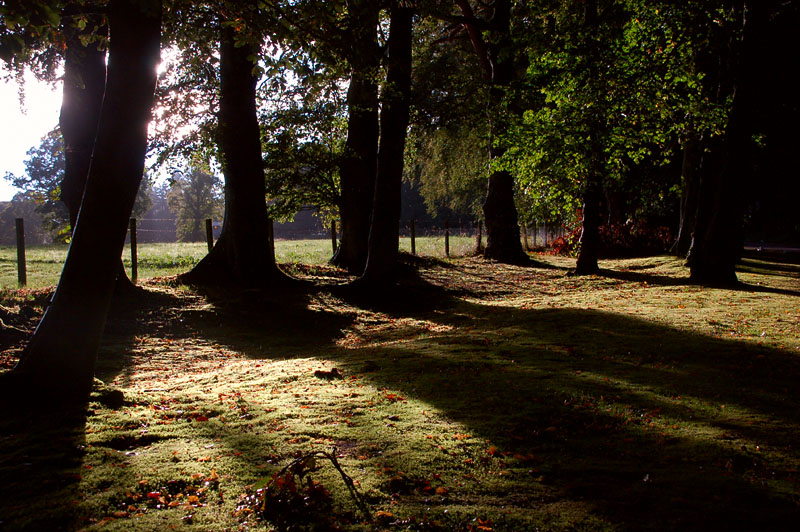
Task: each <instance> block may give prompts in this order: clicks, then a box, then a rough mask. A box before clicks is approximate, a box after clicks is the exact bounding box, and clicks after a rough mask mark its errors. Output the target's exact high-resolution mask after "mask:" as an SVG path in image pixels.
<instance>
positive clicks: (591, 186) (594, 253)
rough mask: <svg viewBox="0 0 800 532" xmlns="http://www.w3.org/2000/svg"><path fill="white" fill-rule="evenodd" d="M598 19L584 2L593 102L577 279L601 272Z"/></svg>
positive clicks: (593, 4)
mask: <svg viewBox="0 0 800 532" xmlns="http://www.w3.org/2000/svg"><path fill="white" fill-rule="evenodd" d="M598 26H599V19H598V13H597V1H596V0H586V1H585V2H584V28H585V31H586V34H587V39H588V44H587V49H586V56H587V57H586V61H587V63H588V65H587V78H588V79H587V90H588V91H590V96H591V100H592V105H591V108H590V109H588V111H587V115H588V117H589V119H588V123H587V124H586V125H587V128H588V130H589V164H588V166H587V170H586V180H585V183H584V186H583V219H582V221H581V236H580V240H579V243H580V249H579V250H578V259H577V261H576V263H575V274H576V275H589V274H594V273H597V272H599V271H600V267H599V266H598V265H597V258H598V255H599V251H600V206H601V202H602V198H603V174H602V172H603V161H604V155H603V144H602V129H603V127H604V124H603V122H604V120H603V118H602V117H601V116H600V113H601V110H599V109H598V108H597V106H598V105H599V102H600V100H601V99H602V97H603V96H602V95H603V88H602V86H601V83H602V80H601V79H600V76H599V75H598V74H599V68H598V67H599V63H600V46H601V44H600V43H599V42H598V41H597V30H598Z"/></svg>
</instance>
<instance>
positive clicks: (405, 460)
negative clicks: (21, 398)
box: [0, 256, 800, 530]
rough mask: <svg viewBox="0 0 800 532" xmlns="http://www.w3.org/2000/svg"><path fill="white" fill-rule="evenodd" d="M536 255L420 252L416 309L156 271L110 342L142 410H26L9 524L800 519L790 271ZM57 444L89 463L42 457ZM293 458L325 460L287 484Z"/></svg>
mask: <svg viewBox="0 0 800 532" xmlns="http://www.w3.org/2000/svg"><path fill="white" fill-rule="evenodd" d="M537 261H539V262H538V263H537V264H536V265H534V266H533V267H528V268H524V267H513V266H502V265H497V264H492V263H489V262H486V261H483V260H480V259H472V258H466V259H458V260H453V261H448V262H437V261H417V262H416V263H415V268H416V271H417V272H418V278H417V279H416V280H414V281H413V283H412V285H411V286H412V288H411V289H410V290H409V291H408V293H407V294H406V295H404V300H403V301H402V302H400V303H399V304H398V305H393V304H392V302H388V303H387V302H383V303H382V304H369V305H362V304H360V303H358V302H357V301H351V300H350V299H349V298H348V297H347V295H346V294H345V293H342V292H340V291H337V290H335V289H332V290H329V289H327V288H326V287H325V286H324V283H325V282H328V281H327V278H329V277H331V275H332V274H331V272H329V271H327V270H326V271H325V272H324V274H325V275H324V277H325V278H326V279H323V280H317V281H318V282H320V283H323V285H322V286H319V287H317V288H315V289H310V290H308V291H306V292H304V293H302V294H298V295H297V296H296V297H295V300H294V301H290V302H288V303H287V301H286V296H280V295H272V296H271V295H270V294H262V295H263V298H262V297H260V298H259V300H258V305H254V304H253V303H252V302H248V300H247V297H249V296H246V295H244V296H242V295H232V296H225V295H219V294H203V293H199V292H194V291H192V290H189V289H187V288H185V287H175V286H171V285H170V284H169V283H166V284H165V283H164V282H149V283H148V284H146V289H147V292H146V294H145V295H144V296H143V297H142V298H141V299H140V300H138V301H137V302H136V304H134V305H129V306H128V307H127V308H123V309H116V310H115V312H114V314H113V315H112V317H111V318H110V321H109V328H108V331H107V333H106V336H105V339H104V343H103V346H102V348H101V351H100V354H99V361H98V374H99V377H100V378H101V379H102V381H104V382H105V386H106V387H108V388H111V389H115V390H121V391H122V392H123V394H124V402H122V403H121V404H117V405H111V406H110V405H108V404H105V403H104V402H103V401H100V400H99V398H100V395H99V394H97V395H95V398H96V400H95V401H93V402H92V403H91V404H90V406H89V410H88V412H87V413H86V415H85V421H83V422H80V421H79V422H78V423H77V425H75V426H76V427H77V429H75V427H71V429H70V430H65V429H64V428H63V427H59V426H58V423H55V422H53V423H51V424H50V425H49V426H47V427H46V426H45V425H44V424H37V423H33V422H30V423H28V425H27V426H25V427H24V428H23V429H19V428H14V429H13V430H9V431H5V432H4V434H8V435H7V436H3V437H2V438H0V446H2V448H3V449H4V450H5V449H9V448H10V446H13V447H14V449H16V450H15V451H14V452H13V453H9V454H7V455H6V456H7V458H5V459H4V460H3V461H2V462H0V470H3V471H4V478H13V479H14V480H13V482H10V483H6V484H5V485H4V486H3V487H2V490H3V491H2V497H3V500H4V501H7V502H8V504H4V505H3V508H4V509H3V511H2V514H0V520H2V523H3V524H4V526H6V525H8V524H9V523H10V524H11V525H12V527H13V525H19V527H23V528H24V526H34V527H35V526H38V525H41V524H43V523H51V524H52V523H57V524H60V525H61V526H62V528H63V527H64V526H66V527H67V528H74V529H80V528H84V529H87V530H93V529H102V530H153V529H168V528H170V527H186V526H188V525H191V526H193V527H194V528H197V529H203V530H249V529H252V528H263V527H267V528H270V527H273V528H275V529H277V530H291V529H297V530H304V529H310V528H312V527H314V526H316V527H317V529H319V530H327V529H330V530H338V529H342V530H350V529H352V530H372V529H386V530H534V529H536V528H539V529H542V530H575V529H586V530H602V529H606V530H626V529H632V528H635V529H648V530H672V529H675V528H703V527H705V528H718V527H720V526H722V527H728V528H731V529H742V528H748V527H750V525H753V526H755V527H756V528H764V527H765V526H768V527H769V528H770V529H774V530H780V529H784V528H785V529H790V525H789V523H790V522H791V521H790V517H791V516H792V515H796V512H797V509H798V501H800V480H798V473H797V471H798V466H799V465H800V459H798V454H797V452H796V450H795V449H794V445H795V443H794V442H796V437H797V435H798V434H800V431H799V430H798V427H800V419H799V418H798V413H797V412H798V411H800V409H798V408H797V407H798V406H800V405H798V403H799V402H800V398H799V397H798V392H797V391H796V388H795V386H794V385H793V384H794V383H795V382H796V379H797V377H798V376H800V371H798V368H800V364H798V358H797V357H798V356H800V341H798V338H799V337H800V324H799V323H798V316H800V307H799V306H798V297H797V293H796V287H797V284H796V282H797V276H796V272H794V271H791V270H790V271H788V272H787V273H786V275H784V276H781V275H775V274H774V271H773V272H772V274H771V275H769V276H767V275H763V274H760V273H758V272H752V271H746V272H743V273H742V274H741V277H742V279H743V281H744V282H745V283H746V285H747V286H750V287H758V289H753V290H747V289H744V290H719V289H705V288H701V287H697V286H693V285H690V284H688V283H687V282H686V273H685V271H684V270H683V269H682V268H681V267H680V264H679V261H677V260H675V259H671V258H665V257H656V258H647V259H627V260H624V261H606V262H603V263H601V268H604V270H606V271H608V272H611V273H610V274H609V275H608V276H602V275H601V276H590V277H578V278H576V277H568V276H566V275H565V271H566V268H567V267H568V266H569V262H568V261H566V260H565V259H562V258H559V257H545V256H541V257H537ZM315 272H316V270H314V269H310V270H308V272H307V273H310V274H312V275H311V276H310V277H309V278H310V279H311V280H312V281H315V278H314V277H313V274H314V273H315ZM614 272H618V273H614ZM296 273H297V274H303V270H302V269H297V272H296ZM6 306H7V307H8V306H9V305H6ZM762 332H766V333H767V334H763V335H762V334H761V333H762ZM731 333H733V334H731ZM6 423H8V421H6ZM54 436H56V437H58V438H61V439H62V440H63V441H64V444H65V445H64V447H65V448H72V449H73V450H72V451H70V453H72V454H69V453H67V454H64V455H58V454H56V456H55V457H54V458H52V459H48V457H47V456H48V452H55V453H57V451H46V450H45V447H46V446H45V444H44V442H45V440H46V439H48V438H49V439H50V441H52V439H53V437H54ZM334 449H335V451H334ZM63 452H66V451H63ZM314 453H335V454H334V455H333V456H334V457H335V458H336V460H337V462H338V463H339V464H340V466H341V469H342V471H344V472H346V474H347V475H348V476H349V477H350V478H352V482H353V487H354V489H355V490H357V492H358V493H359V494H360V496H362V497H363V500H364V501H365V504H367V505H368V508H369V512H370V513H371V518H367V517H365V516H364V514H363V512H360V511H359V508H358V504H357V503H356V502H354V499H353V497H351V496H350V492H349V491H348V489H347V487H346V486H345V484H343V483H342V481H341V477H340V476H339V474H338V472H337V471H336V470H335V468H319V469H317V468H316V465H314V466H310V463H306V462H304V461H302V460H301V462H297V460H299V459H302V458H303V457H307V456H312V455H314ZM64 456H71V458H70V459H69V460H65V459H64V458H63V457H64ZM292 463H295V464H298V463H302V464H304V465H307V466H309V467H308V468H307V469H308V471H305V470H304V471H305V474H304V475H294V474H291V475H289V477H287V471H288V470H287V469H286V468H287V464H292ZM20 464H31V465H28V466H25V465H20ZM28 470H29V471H28ZM312 470H313V471H312ZM282 471H283V472H284V473H283V474H281V472H282ZM299 472H300V471H294V473H299ZM312 473H313V478H311V476H312ZM26 474H27V475H28V476H27V477H26V476H25V475H26ZM301 477H302V478H301ZM49 478H58V479H59V480H58V482H59V486H55V487H56V488H57V489H55V490H53V487H50V488H49V489H50V490H52V491H51V492H48V493H54V494H55V495H50V496H47V497H45V495H44V493H42V492H39V491H38V490H37V489H36V488H34V487H33V486H34V485H35V482H37V481H42V479H49ZM50 484H52V481H49V482H48V481H46V480H45V482H44V484H43V485H45V486H49V485H50ZM292 486H294V489H292ZM270 487H271V488H270ZM269 489H272V490H273V491H272V492H269V491H268V490H269ZM59 490H61V491H59ZM265 490H267V491H265ZM247 501H250V502H249V503H248V504H249V506H248V504H244V503H245V502H247ZM267 501H269V502H270V507H271V508H272V509H271V510H267V505H266V502H267ZM246 508H251V511H247V510H246ZM253 508H255V509H253ZM310 509H313V511H310ZM270 512H272V513H270ZM301 515H303V516H305V517H303V518H301V517H299V516H301ZM313 515H316V517H315V518H313V519H312V520H311V521H309V520H305V521H304V520H303V519H306V517H308V516H313ZM292 516H294V517H292ZM65 523H66V525H65ZM304 527H305V528H304Z"/></svg>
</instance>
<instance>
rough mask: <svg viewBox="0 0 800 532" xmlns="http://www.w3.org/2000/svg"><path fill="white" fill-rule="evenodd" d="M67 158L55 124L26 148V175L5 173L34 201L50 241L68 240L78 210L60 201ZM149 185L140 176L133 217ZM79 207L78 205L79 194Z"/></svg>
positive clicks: (145, 203) (142, 207)
mask: <svg viewBox="0 0 800 532" xmlns="http://www.w3.org/2000/svg"><path fill="white" fill-rule="evenodd" d="M89 152H91V148H90V149H89ZM67 160H69V156H68V154H67V152H66V150H65V149H64V141H63V137H62V135H61V130H60V128H59V127H56V128H55V129H53V130H52V131H50V132H49V133H48V134H47V135H46V136H45V137H43V138H42V142H41V144H40V145H39V146H38V147H33V148H31V149H30V150H28V158H27V159H26V160H25V174H23V175H21V176H17V175H14V174H11V173H6V175H5V179H6V180H7V181H9V182H10V183H11V184H12V185H14V186H15V187H17V188H19V189H21V190H22V191H23V192H24V194H25V198H26V199H27V201H31V202H35V204H36V211H35V212H36V213H37V214H38V216H40V217H41V224H42V226H43V227H44V229H46V230H47V231H48V232H49V233H50V235H51V237H52V240H53V241H57V242H69V241H70V239H71V237H72V228H73V227H74V226H73V223H74V221H73V220H71V218H72V216H71V215H72V214H74V216H75V217H76V218H77V210H78V209H75V211H74V213H71V212H70V210H69V208H68V207H67V204H66V202H65V201H64V200H63V198H64V194H63V187H64V186H65V184H64V182H65V179H66V177H65V174H66V170H65V168H66V161H67ZM87 171H88V167H87ZM67 186H68V185H67ZM149 187H150V182H149V181H148V180H147V179H143V180H142V183H141V185H140V187H139V191H138V192H137V195H136V203H135V204H134V207H133V216H135V217H139V216H141V215H142V214H143V213H144V212H146V211H147V210H148V209H149V208H150V204H151V200H150V197H149V194H148V190H149ZM78 207H80V197H79V203H78ZM123 271H124V270H123Z"/></svg>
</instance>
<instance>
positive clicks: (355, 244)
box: [331, 0, 381, 274]
mask: <svg viewBox="0 0 800 532" xmlns="http://www.w3.org/2000/svg"><path fill="white" fill-rule="evenodd" d="M379 10H380V4H379V2H374V1H371V0H352V1H351V2H349V3H348V11H347V18H346V24H347V26H346V27H345V28H342V30H341V31H343V32H347V33H349V38H348V39H345V40H343V41H341V42H343V46H342V49H341V53H342V55H343V56H344V57H345V58H346V60H347V62H348V64H349V65H350V86H349V88H348V90H347V109H348V119H347V140H346V142H345V148H344V156H343V157H342V159H341V162H340V165H339V177H340V181H341V191H342V192H341V195H342V197H341V204H340V210H339V214H340V216H341V221H342V224H341V225H342V240H341V243H340V245H339V248H338V249H337V250H336V254H335V255H334V257H333V259H331V262H332V263H333V264H335V265H337V266H341V267H343V268H346V269H348V270H349V271H351V272H353V273H357V274H360V273H362V272H363V271H364V267H365V265H366V261H367V254H368V243H369V227H370V213H371V212H372V201H373V197H374V194H375V173H376V170H377V152H378V150H377V147H378V129H379V126H378V83H377V70H378V67H379V65H380V56H381V49H380V47H379V45H378V37H377V27H378V15H379Z"/></svg>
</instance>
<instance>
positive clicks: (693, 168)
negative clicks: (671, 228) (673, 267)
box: [670, 138, 702, 257]
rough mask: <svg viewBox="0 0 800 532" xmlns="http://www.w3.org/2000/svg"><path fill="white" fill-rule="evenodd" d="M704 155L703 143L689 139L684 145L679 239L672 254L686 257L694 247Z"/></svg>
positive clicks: (673, 247) (673, 245)
mask: <svg viewBox="0 0 800 532" xmlns="http://www.w3.org/2000/svg"><path fill="white" fill-rule="evenodd" d="M701 155H702V147H701V141H699V140H698V139H696V138H690V139H687V140H686V141H685V142H684V143H683V163H682V165H681V209H680V217H681V219H680V227H679V228H678V237H677V238H676V239H675V243H674V244H672V248H671V249H670V252H671V253H673V254H675V255H678V256H681V257H685V256H686V254H687V253H688V252H689V248H690V247H691V245H692V232H693V231H694V227H695V223H696V221H697V199H698V195H699V192H700V187H699V184H700V183H699V178H698V169H699V164H700V158H701Z"/></svg>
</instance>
